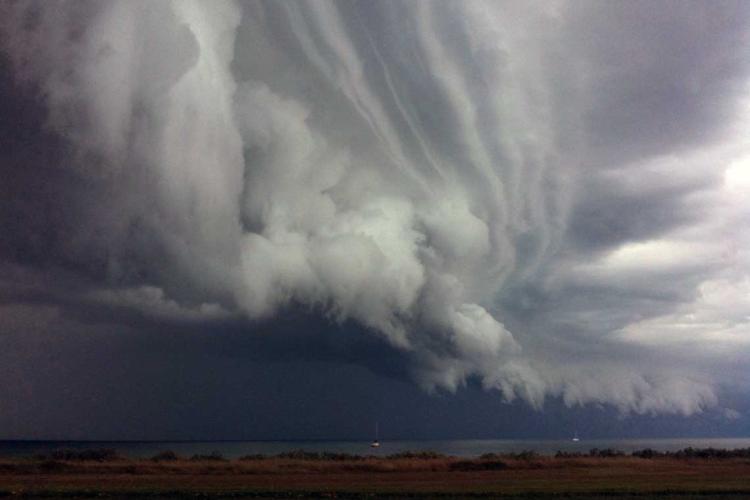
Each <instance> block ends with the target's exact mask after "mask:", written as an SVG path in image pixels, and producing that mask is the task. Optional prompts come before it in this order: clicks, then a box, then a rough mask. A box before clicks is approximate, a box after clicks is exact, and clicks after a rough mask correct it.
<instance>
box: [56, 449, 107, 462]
mask: <svg viewBox="0 0 750 500" xmlns="http://www.w3.org/2000/svg"><path fill="white" fill-rule="evenodd" d="M118 458H120V456H119V455H118V454H117V451H115V450H113V449H109V448H99V449H93V450H55V451H53V452H52V459H53V460H95V461H98V462H103V461H106V460H117V459H118Z"/></svg>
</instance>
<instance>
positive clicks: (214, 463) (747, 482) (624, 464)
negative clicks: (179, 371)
mask: <svg viewBox="0 0 750 500" xmlns="http://www.w3.org/2000/svg"><path fill="white" fill-rule="evenodd" d="M185 495H190V496H205V497H214V496H219V497H235V498H239V497H256V498H258V497H261V498H292V497H296V498H299V497H331V496H336V497H339V498H342V497H343V498H347V497H349V498H370V497H415V496H416V497H436V496H444V497H456V496H458V497H462V496H463V497H475V496H486V497H497V496H507V497H514V496H517V495H519V496H522V497H524V498H529V497H531V498H550V497H566V498H577V497H586V498H608V497H620V498H629V497H632V496H637V497H638V498H703V499H706V498H730V497H731V498H750V459H747V458H727V459H715V458H690V459H684V458H683V459H676V458H671V457H661V458H654V459H646V458H636V457H629V456H625V457H613V458H592V457H582V458H552V457H535V458H533V459H526V460H524V459H515V458H506V457H501V458H495V459H492V460H482V459H472V460H466V459H458V458H449V457H440V458H408V459H386V458H365V459H356V460H348V459H346V460H304V459H282V458H264V459H255V460H232V461H228V460H188V459H178V460H165V461H158V462H155V461H152V460H128V459H114V460H106V461H90V460H51V459H36V460H35V459H0V496H10V497H14V496H15V497H68V498H70V497H73V498H85V497H92V496H97V497H101V496H105V497H107V496H109V497H122V498H125V497H133V496H149V497H152V498H158V497H162V498H164V497H181V496H185Z"/></svg>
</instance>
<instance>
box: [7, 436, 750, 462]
mask: <svg viewBox="0 0 750 500" xmlns="http://www.w3.org/2000/svg"><path fill="white" fill-rule="evenodd" d="M688 447H692V448H724V449H737V448H750V438H720V439H715V438H705V439H694V438H678V439H585V438H580V440H579V441H573V440H571V439H567V440H540V441H535V440H526V439H524V440H511V439H465V440H429V441H389V440H382V441H381V442H380V447H379V448H372V447H371V446H370V442H369V441H0V456H5V457H9V456H13V457H31V456H35V455H46V454H49V453H51V452H53V451H55V450H61V449H72V450H89V449H100V448H107V449H114V450H116V451H117V452H118V453H119V454H121V455H124V456H127V457H131V458H149V457H152V456H154V455H156V454H157V453H160V452H163V451H173V452H175V453H176V454H178V455H181V456H185V457H190V456H193V455H208V454H212V453H218V454H220V455H222V456H223V457H225V458H230V459H231V458H239V457H242V456H245V455H256V454H261V455H277V454H279V453H284V452H289V451H295V450H304V451H308V452H333V453H350V454H353V455H375V456H386V455H391V454H394V453H402V452H406V451H412V452H419V451H434V452H437V453H442V454H445V455H452V456H457V457H477V456H479V455H482V454H485V453H520V452H523V451H533V452H536V453H538V454H540V455H554V454H555V453H557V452H558V451H563V452H588V451H589V450H591V449H593V448H599V449H607V448H611V449H615V450H620V451H623V452H625V453H629V452H632V451H635V450H642V449H645V448H651V449H653V450H658V451H677V450H681V449H683V448H688Z"/></svg>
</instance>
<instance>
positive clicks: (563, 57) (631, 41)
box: [0, 0, 750, 415]
mask: <svg viewBox="0 0 750 500" xmlns="http://www.w3.org/2000/svg"><path fill="white" fill-rule="evenodd" d="M0 19H2V21H0V40H1V42H0V43H1V45H0V47H2V58H3V59H2V61H1V64H2V66H1V67H0V73H2V75H0V76H1V78H0V80H1V81H0V89H1V90H2V94H3V96H4V97H3V103H2V114H3V117H2V118H1V119H0V122H1V123H0V131H2V134H3V136H4V140H3V142H2V146H1V147H0V169H1V172H2V178H3V182H2V185H0V192H2V198H1V199H0V231H2V234H3V237H2V241H0V259H1V260H0V301H1V303H0V308H2V310H3V314H2V317H1V318H0V328H2V329H3V330H4V332H3V334H4V336H5V342H6V343H8V346H6V347H9V346H10V347H12V349H10V350H7V349H6V352H15V353H16V354H17V355H18V356H21V358H22V357H23V355H22V354H18V353H19V352H22V351H23V349H24V348H23V345H24V342H28V345H27V346H26V347H25V349H42V350H43V349H44V348H45V347H44V346H43V345H37V344H35V342H34V341H33V340H29V339H32V338H33V337H34V336H35V335H37V334H38V332H43V331H49V330H53V329H55V328H58V327H60V325H61V324H62V325H63V326H62V327H60V328H61V329H63V330H65V331H68V332H72V331H75V330H76V328H79V329H82V330H85V331H89V330H90V331H100V332H107V335H112V334H113V332H119V333H118V335H122V336H125V337H127V336H128V335H134V334H133V333H132V332H133V331H135V330H140V331H149V332H152V334H153V335H160V334H161V335H164V337H165V338H169V339H175V337H174V334H175V332H178V331H191V332H197V331H202V332H212V334H211V335H210V336H209V339H208V340H206V342H207V344H209V345H210V344H212V343H215V345H217V346H221V345H223V343H227V342H229V343H231V342H235V340H232V339H236V338H237V335H246V336H256V337H260V338H266V340H264V341H263V342H264V345H265V347H258V349H260V350H261V351H260V352H266V354H265V355H267V356H285V354H284V353H285V351H287V350H288V353H293V357H295V358H299V359H306V358H315V357H323V358H326V359H329V360H336V359H340V360H341V362H342V363H355V364H359V365H363V366H366V367H368V368H370V369H372V370H374V371H376V372H378V371H383V372H387V373H389V374H393V375H394V376H396V377H402V378H407V379H409V380H412V381H415V382H416V383H417V384H419V385H420V386H421V387H423V388H425V389H427V390H428V391H434V390H438V391H441V390H448V391H455V390H456V389H457V388H460V387H462V386H464V385H465V384H466V383H467V382H469V381H476V382H478V383H479V384H480V385H481V386H482V387H484V388H485V389H488V390H490V391H497V393H498V397H500V398H503V399H505V400H506V401H513V400H515V399H521V400H523V401H525V402H526V403H528V404H529V405H531V406H532V407H534V408H542V407H543V405H544V402H545V399H547V398H549V397H554V398H561V399H562V400H563V401H564V403H565V404H567V405H570V406H574V405H585V404H589V403H601V404H605V405H612V406H614V408H616V409H617V410H619V411H620V412H622V413H628V412H635V413H654V412H657V413H658V412H668V413H678V414H683V415H690V414H694V413H696V412H700V411H702V410H704V409H706V408H708V407H712V406H716V405H718V406H721V405H722V404H723V403H722V402H721V395H722V394H723V392H724V391H727V390H729V391H736V390H746V389H747V388H745V387H743V386H741V385H740V383H738V382H737V381H736V380H737V374H738V373H741V372H742V367H743V366H746V365H747V362H748V361H749V360H750V299H748V297H750V285H748V283H749V282H750V275H749V273H748V270H750V256H749V254H748V252H747V248H748V246H747V244H748V243H750V232H748V230H747V223H748V215H750V202H748V201H746V200H747V199H748V194H750V181H749V179H750V143H748V139H747V137H746V136H747V134H746V132H747V125H748V124H749V123H750V122H749V121H748V119H750V115H748V113H747V111H748V110H747V109H746V108H747V104H748V100H747V98H748V94H747V90H748V88H747V83H748V70H750V67H749V65H750V60H748V58H747V57H746V54H744V52H745V50H744V48H745V47H747V45H748V42H750V5H748V4H747V3H745V2H729V1H722V2H713V3H710V4H709V3H705V2H659V3H654V2H627V3H618V4H602V3H598V2H575V3H566V2H532V3H524V4H521V3H517V2H486V3H485V2H395V1H386V2H296V3H288V2H250V1H248V2H236V3H235V2H229V1H226V2H223V1H222V2H219V1H215V2H213V1H212V2H197V1H196V2H190V1H180V2H168V1H162V2H152V1H149V2H145V1H134V0H128V1H121V2H118V1H112V2H106V3H105V2H86V1H77V2H65V1H60V2H47V1H17V2H8V3H4V4H3V5H2V6H0ZM35 311H38V314H37V312H35ZM290 316H291V317H298V318H308V320H304V321H303V320H299V321H297V320H289V319H288V317H290ZM51 318H62V319H58V320H53V319H51ZM310 318H313V319H310ZM290 321H291V323H290ZM306 321H309V322H311V323H310V324H316V325H317V326H316V327H315V328H309V327H306V326H305V325H306V324H308V323H307V322H306ZM321 321H322V323H321ZM290 324H291V325H292V326H290ZM321 324H327V325H329V329H330V330H331V331H336V332H338V333H335V334H331V333H330V332H329V333H326V327H325V326H321ZM280 325H284V326H280ZM308 330H309V331H308ZM26 331H28V333H24V332H26ZM35 332H36V333H35ZM160 332H161V333H160ZM305 332H307V335H308V338H306V339H305V340H300V338H304V337H305ZM268 337H271V340H268ZM24 339H27V340H24ZM175 342H176V340H175ZM300 342H303V344H304V345H305V346H306V347H305V348H304V349H300V348H299V345H300ZM285 346H287V347H286V348H285ZM262 349H266V351H262ZM258 352H259V351H257V350H256V351H254V354H252V355H250V354H248V356H258V355H259V354H258ZM288 353H287V354H286V355H289V354H288ZM37 355H38V354H34V356H37ZM0 356H4V355H3V354H0ZM72 356H73V357H75V355H74V354H73V355H72ZM308 361H309V360H308ZM719 367H722V369H721V370H720V369H719ZM9 373H10V374H9V375H7V376H8V377H16V378H23V369H22V368H21V367H17V368H14V369H13V370H11V371H10V372H9ZM727 411H730V412H733V413H731V414H732V415H735V414H737V412H736V411H735V410H733V409H731V408H730V409H728V410H727Z"/></svg>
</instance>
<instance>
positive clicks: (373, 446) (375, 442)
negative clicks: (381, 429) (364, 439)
mask: <svg viewBox="0 0 750 500" xmlns="http://www.w3.org/2000/svg"><path fill="white" fill-rule="evenodd" d="M370 448H380V441H378V423H377V422H375V440H374V441H373V442H372V443H370Z"/></svg>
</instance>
